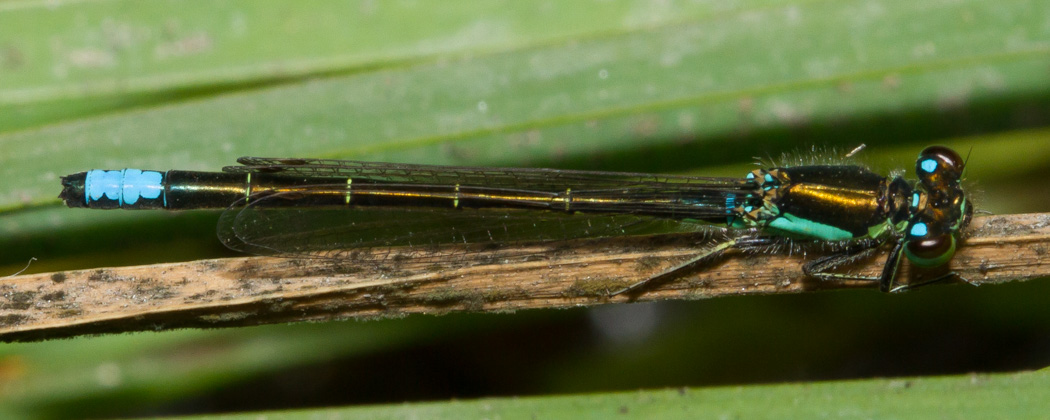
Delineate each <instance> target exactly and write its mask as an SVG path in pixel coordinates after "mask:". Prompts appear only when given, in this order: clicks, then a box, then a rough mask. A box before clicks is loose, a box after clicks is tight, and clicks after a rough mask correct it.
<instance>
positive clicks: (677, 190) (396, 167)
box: [60, 146, 973, 294]
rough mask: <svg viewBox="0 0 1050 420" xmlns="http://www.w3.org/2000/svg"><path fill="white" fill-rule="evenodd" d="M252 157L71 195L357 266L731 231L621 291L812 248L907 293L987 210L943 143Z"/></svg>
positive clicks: (105, 182)
mask: <svg viewBox="0 0 1050 420" xmlns="http://www.w3.org/2000/svg"><path fill="white" fill-rule="evenodd" d="M238 162H239V163H240V164H241V165H240V166H229V167H225V168H223V171H222V172H193V171H178V170H171V171H167V172H158V171H144V170H138V169H123V170H98V169H96V170H91V171H88V172H81V173H77V174H73V175H69V176H66V177H63V178H62V184H63V190H62V193H61V195H60V198H62V199H63V200H64V201H65V203H66V205H68V206H69V207H86V208H95V209H113V208H123V209H167V210H184V209H199V208H225V209H226V211H225V212H224V213H223V215H222V216H221V217H220V221H219V227H218V233H219V237H220V239H221V240H222V242H223V244H225V245H226V246H228V247H230V248H232V249H234V250H238V251H243V252H249V253H255V254H261V255H278V256H286V257H324V258H335V259H346V260H349V261H350V262H353V261H354V259H355V258H362V257H360V256H361V255H369V256H370V257H369V258H375V255H376V254H375V253H362V252H360V251H361V250H363V249H374V248H378V247H403V249H405V250H407V251H406V252H402V253H399V254H398V255H401V256H403V257H404V256H408V257H410V258H418V259H420V260H433V262H434V263H437V264H440V263H441V262H443V261H442V259H445V260H446V261H445V262H448V261H447V259H448V258H450V255H455V254H449V253H447V252H440V251H439V250H441V249H443V247H442V245H453V246H458V247H461V249H462V250H463V251H462V252H472V251H471V250H480V249H491V247H492V246H502V245H507V244H513V243H516V242H523V241H540V242H550V241H564V240H570V239H577V238H601V237H613V236H623V235H631V234H639V233H650V232H654V231H661V230H662V231H700V230H710V229H720V230H721V231H722V232H723V233H725V235H723V236H724V239H723V240H721V241H718V242H716V243H715V244H707V245H706V246H704V247H701V248H700V249H699V250H698V253H697V255H696V256H695V257H694V258H691V259H690V260H688V261H686V262H685V263H682V264H679V265H676V266H675V267H672V268H671V269H668V270H666V271H664V272H662V273H660V274H658V275H656V276H653V277H650V278H648V279H644V280H642V281H639V282H637V283H635V284H634V285H632V286H630V287H627V288H625V289H623V290H620V291H616V292H615V293H614V294H618V293H623V292H628V291H633V290H637V289H640V288H642V287H643V286H645V285H646V284H648V283H650V282H651V281H653V280H655V279H657V278H661V279H666V278H669V277H671V276H673V275H675V273H676V272H678V271H679V270H682V269H685V268H689V267H694V266H698V265H701V264H704V263H705V262H707V261H710V260H712V259H714V258H717V257H719V256H720V255H721V254H723V253H724V252H725V251H727V250H730V249H741V250H761V249H784V248H785V247H788V248H791V249H794V248H795V247H798V246H806V245H819V246H823V247H825V248H831V249H834V250H835V252H834V253H832V254H831V255H827V256H824V257H822V258H819V259H814V260H811V261H808V262H806V263H805V265H804V266H803V269H804V271H805V272H806V273H807V274H808V275H810V276H813V277H816V278H819V279H823V280H863V281H869V282H875V283H877V284H878V285H879V288H880V289H881V290H882V291H887V292H891V291H899V290H904V289H906V288H908V287H913V286H914V285H911V286H909V285H900V284H898V282H897V273H898V269H899V267H900V262H901V256H902V255H904V256H905V257H906V258H907V259H908V260H909V261H911V263H912V264H914V265H917V266H921V267H940V266H945V265H946V264H947V263H948V262H949V261H950V260H951V258H952V256H953V255H954V253H955V248H956V244H957V242H958V238H957V237H958V236H959V233H960V231H961V230H962V229H963V228H964V227H965V226H966V225H967V224H968V223H969V221H970V218H971V215H972V214H973V209H972V206H971V205H970V204H969V202H968V201H967V199H966V195H965V193H964V192H963V189H962V187H961V179H962V176H963V169H964V167H965V162H964V161H963V160H962V159H961V158H960V156H959V154H957V153H956V152H955V151H953V150H951V149H949V148H947V147H943V146H932V147H928V148H926V149H924V150H923V151H922V153H920V154H919V158H918V160H917V162H916V175H917V176H918V181H913V182H909V181H905V180H904V179H903V178H902V177H900V176H892V177H886V176H881V175H878V174H876V173H874V172H872V171H870V170H868V169H867V168H865V167H862V166H857V165H845V164H843V165H800V166H788V167H771V168H765V169H756V170H754V171H751V172H750V173H748V174H747V175H746V176H745V177H743V178H710V177H693V176H677V175H653V174H642V173H618V172H594V171H571V170H558V169H517V168H480V167H454V166H430V165H410V164H398V163H374V162H358V161H346V160H331V159H287V158H254V157H245V158H241V159H238ZM882 245H886V246H889V247H891V250H890V253H889V257H887V259H886V261H885V264H884V265H883V270H882V273H881V275H879V276H878V277H874V276H870V277H868V276H857V275H851V274H845V273H836V272H834V271H833V270H834V269H836V268H838V267H840V266H841V265H843V264H846V263H849V262H851V261H855V260H858V259H860V258H865V257H868V256H871V255H872V254H874V253H875V251H876V250H877V249H878V248H879V247H881V246H882ZM362 262H364V261H362ZM949 275H950V274H949Z"/></svg>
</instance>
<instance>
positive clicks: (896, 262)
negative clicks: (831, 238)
mask: <svg viewBox="0 0 1050 420" xmlns="http://www.w3.org/2000/svg"><path fill="white" fill-rule="evenodd" d="M878 245H879V244H877V243H876V244H868V245H862V246H859V247H857V248H855V249H852V250H846V251H843V252H840V253H837V254H834V255H829V256H826V257H823V258H820V259H817V260H814V261H811V262H809V263H806V264H805V265H803V266H802V271H804V272H805V273H806V275H807V276H810V277H815V278H818V279H821V280H861V281H870V282H878V284H879V290H880V291H882V292H889V293H897V292H903V291H906V290H910V289H914V288H916V287H919V286H925V285H928V284H933V283H937V282H940V281H944V280H946V279H948V278H950V277H952V276H955V275H956V274H955V273H954V272H949V273H946V274H944V275H941V276H937V277H935V278H933V279H931V280H927V281H923V282H920V283H915V284H903V285H898V284H897V275H898V273H899V272H900V266H901V260H902V258H901V256H902V255H903V254H904V246H905V242H904V241H897V243H896V244H894V245H893V249H892V250H890V255H889V256H888V257H886V262H885V263H883V265H882V272H881V273H880V274H879V276H878V277H872V276H858V275H853V274H844V273H833V272H830V270H832V269H834V268H835V267H838V266H841V265H844V264H849V263H851V262H854V261H859V260H861V259H864V258H868V257H870V256H871V255H873V254H875V251H878Z"/></svg>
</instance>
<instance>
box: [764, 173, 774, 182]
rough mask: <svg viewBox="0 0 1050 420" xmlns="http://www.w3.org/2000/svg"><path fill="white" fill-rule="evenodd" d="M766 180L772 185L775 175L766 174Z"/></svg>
mask: <svg viewBox="0 0 1050 420" xmlns="http://www.w3.org/2000/svg"><path fill="white" fill-rule="evenodd" d="M765 179H766V182H770V183H772V182H773V175H770V174H766V178H765Z"/></svg>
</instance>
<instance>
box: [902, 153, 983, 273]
mask: <svg viewBox="0 0 1050 420" xmlns="http://www.w3.org/2000/svg"><path fill="white" fill-rule="evenodd" d="M965 166H966V163H965V161H964V160H963V159H962V158H961V157H960V156H959V154H958V153H956V152H955V151H954V150H952V149H949V148H947V147H945V146H930V147H927V148H926V149H923V151H922V153H919V159H918V160H917V161H916V163H915V171H916V174H917V175H918V177H919V184H918V185H916V191H915V192H914V193H913V199H912V202H913V203H915V204H913V206H912V211H913V213H912V215H911V217H910V218H909V220H908V226H907V228H906V231H905V235H906V236H905V240H906V241H907V244H906V246H905V249H904V251H905V255H907V257H908V259H909V260H911V261H912V262H913V263H915V264H916V265H919V266H923V267H937V266H941V265H944V264H945V263H947V262H948V261H949V260H951V258H952V256H953V255H954V254H955V242H956V238H955V236H956V235H957V234H958V233H959V231H960V230H961V229H962V228H964V227H965V226H966V225H967V224H968V223H969V221H970V218H971V216H972V214H973V209H972V206H970V204H969V203H968V202H967V200H966V194H965V193H964V192H963V190H962V186H961V182H962V174H963V171H964V169H965Z"/></svg>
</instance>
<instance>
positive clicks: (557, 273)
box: [0, 214, 1050, 341]
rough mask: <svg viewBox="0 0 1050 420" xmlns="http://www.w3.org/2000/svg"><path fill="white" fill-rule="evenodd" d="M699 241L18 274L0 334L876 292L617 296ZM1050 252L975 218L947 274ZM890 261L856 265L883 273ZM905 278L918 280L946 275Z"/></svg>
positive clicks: (808, 283)
mask: <svg viewBox="0 0 1050 420" xmlns="http://www.w3.org/2000/svg"><path fill="white" fill-rule="evenodd" d="M702 246H703V243H702V240H701V239H700V238H698V237H696V236H695V235H659V236H650V237H631V238H621V239H613V240H608V239H607V240H600V241H599V240H592V241H581V242H577V243H571V244H566V243H561V244H558V245H556V246H535V247H533V248H534V249H529V250H528V251H529V252H528V254H530V255H529V256H520V255H516V256H510V257H507V256H506V252H507V250H493V251H488V252H482V253H472V254H467V255H464V256H459V257H457V263H456V264H455V266H449V265H440V266H439V265H434V264H432V263H419V262H414V261H413V260H411V259H398V258H387V259H386V260H385V262H384V263H382V264H362V265H353V264H349V263H333V262H331V261H325V260H319V259H318V260H293V259H281V258H267V257H246V258H230V259H218V260H202V261H193V262H187V263H171V264H156V265H149V266H136V267H118V268H102V269H92V270H78V271H67V272H57V273H46V274H33V275H24V276H16V277H9V278H4V279H2V280H0V340H4V341H22V340H39V339H47V338H58V337H70V336H76V335H82V334H99V333H111V332H127V331H141V330H165V329H172V328H187V327H233V326H244V325H257V324H268V323H276V322H295V321H321V320H334V319H347V318H378V317H397V316H403V315H406V314H413V313H444V312H449V311H514V310H518V309H528V308H565V307H575V306H588V305H598V304H604V303H615V302H627V301H632V300H636V301H648V300H659V299H698V298H707V297H714V296H721V295H738V294H752V293H797V292H803V291H809V290H817V289H821V290H826V289H834V288H846V287H873V285H872V284H870V283H865V282H843V283H829V282H821V281H818V280H815V279H812V278H807V277H806V276H805V275H803V273H802V271H801V266H802V264H803V262H804V261H805V260H806V258H805V257H804V256H801V255H790V256H789V255H769V254H756V255H745V254H742V253H739V252H730V253H728V254H727V255H726V256H725V257H724V258H722V259H720V260H719V261H716V262H714V263H712V264H709V265H708V266H705V267H701V268H699V269H696V270H691V271H689V272H685V273H682V275H681V276H680V277H679V278H677V279H675V280H674V281H668V282H664V283H662V284H657V285H653V286H654V287H651V288H649V289H648V290H646V291H644V292H643V293H639V294H635V295H631V296H625V295H618V296H612V297H610V296H609V292H610V291H613V290H618V289H619V288H622V287H624V286H626V285H628V284H632V283H634V282H636V281H638V280H640V279H643V278H647V277H649V276H651V275H653V274H655V273H659V272H660V271H662V270H664V269H666V268H668V267H671V266H673V265H674V264H676V263H680V262H682V261H685V260H686V259H688V258H689V257H691V256H693V255H695V254H697V252H698V249H699V247H702ZM1048 250H1050V214H1023V215H1008V216H986V217H980V218H977V219H975V220H974V222H973V224H972V225H971V227H970V229H969V231H968V238H967V239H966V240H965V241H964V243H963V245H962V246H961V247H960V249H959V252H958V253H957V255H956V257H955V258H954V260H953V261H952V264H951V269H952V270H954V271H955V272H956V273H958V274H959V275H960V276H961V277H962V278H965V279H966V280H967V281H969V282H970V283H972V284H975V285H980V284H991V283H1001V282H1007V281H1015V280H1027V279H1032V278H1037V277H1043V276H1048V275H1050V256H1048ZM513 251H514V252H515V253H517V254H520V252H521V251H522V248H520V247H518V248H514V249H513ZM373 252H392V251H391V250H375V251H373ZM393 252H396V250H394V251H393ZM810 257H812V256H810ZM884 258H885V255H881V256H878V257H875V258H872V259H870V260H869V261H866V262H864V263H861V264H859V265H857V266H856V267H853V268H852V269H853V270H855V271H854V272H855V273H858V274H868V275H875V274H877V273H878V271H879V270H880V269H881V265H882V262H883V259H884ZM902 270H903V272H902V274H903V278H904V279H909V280H910V281H915V280H916V279H921V278H924V277H925V276H932V275H936V274H937V273H918V272H913V270H911V269H910V267H908V264H907V263H905V264H904V265H903V267H902ZM931 287H935V286H931Z"/></svg>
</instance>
